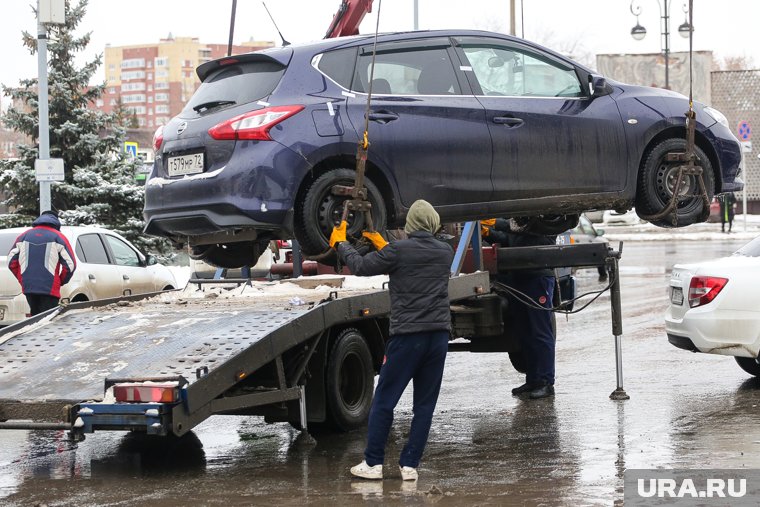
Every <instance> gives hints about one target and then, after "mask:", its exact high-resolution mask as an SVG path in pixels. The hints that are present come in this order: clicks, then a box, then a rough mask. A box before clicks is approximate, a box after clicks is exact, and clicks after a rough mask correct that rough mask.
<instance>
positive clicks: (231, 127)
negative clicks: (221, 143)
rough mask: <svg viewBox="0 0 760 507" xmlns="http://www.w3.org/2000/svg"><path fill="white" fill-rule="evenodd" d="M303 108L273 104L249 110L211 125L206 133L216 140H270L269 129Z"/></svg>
mask: <svg viewBox="0 0 760 507" xmlns="http://www.w3.org/2000/svg"><path fill="white" fill-rule="evenodd" d="M303 109H304V107H303V106H274V107H267V108H264V109H259V110H257V111H251V112H250V113H245V114H241V115H240V116H235V117H234V118H230V119H229V120H226V121H223V122H222V123H220V124H218V125H215V126H213V127H211V128H210V129H208V133H209V135H210V136H211V137H213V138H214V139H217V140H224V139H240V140H258V141H271V140H272V138H271V137H269V129H271V128H272V127H274V126H275V125H277V124H278V123H280V122H281V121H283V120H285V119H286V118H290V117H291V116H293V115H294V114H296V113H299V112H301V111H303Z"/></svg>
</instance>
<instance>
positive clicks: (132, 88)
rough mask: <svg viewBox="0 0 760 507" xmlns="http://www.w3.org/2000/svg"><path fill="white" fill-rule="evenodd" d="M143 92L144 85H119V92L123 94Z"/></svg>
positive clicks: (138, 83)
mask: <svg viewBox="0 0 760 507" xmlns="http://www.w3.org/2000/svg"><path fill="white" fill-rule="evenodd" d="M143 90H145V83H140V82H137V83H124V84H122V85H121V91H123V92H136V91H143Z"/></svg>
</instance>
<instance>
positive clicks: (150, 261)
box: [145, 255, 158, 266]
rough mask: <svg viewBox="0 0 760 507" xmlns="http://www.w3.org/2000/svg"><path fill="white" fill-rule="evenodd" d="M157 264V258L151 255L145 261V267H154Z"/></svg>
mask: <svg viewBox="0 0 760 507" xmlns="http://www.w3.org/2000/svg"><path fill="white" fill-rule="evenodd" d="M156 264H158V260H156V257H155V256H153V255H149V256H148V257H146V259H145V265H146V266H154V265H156Z"/></svg>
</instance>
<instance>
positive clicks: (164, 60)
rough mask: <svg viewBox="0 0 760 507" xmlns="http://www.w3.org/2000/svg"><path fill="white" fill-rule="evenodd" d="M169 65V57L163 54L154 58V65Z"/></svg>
mask: <svg viewBox="0 0 760 507" xmlns="http://www.w3.org/2000/svg"><path fill="white" fill-rule="evenodd" d="M167 65H169V59H168V58H166V57H165V56H162V57H159V58H156V67H166V66H167Z"/></svg>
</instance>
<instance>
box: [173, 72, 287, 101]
mask: <svg viewBox="0 0 760 507" xmlns="http://www.w3.org/2000/svg"><path fill="white" fill-rule="evenodd" d="M284 72H285V67H283V66H282V65H280V64H279V63H276V62H245V63H239V64H236V65H226V66H224V67H221V68H220V69H217V70H215V71H214V72H212V73H211V74H209V75H208V77H206V80H205V81H204V82H203V83H202V84H201V86H200V87H199V88H198V90H197V91H196V92H195V94H194V95H193V96H192V98H191V99H190V101H189V102H188V103H187V105H186V106H185V109H184V110H183V111H182V112H183V113H187V112H191V111H193V110H196V111H202V110H203V109H211V108H213V107H217V106H222V105H231V104H247V103H249V102H253V101H254V100H259V99H262V98H264V97H266V96H267V95H269V94H270V93H272V91H273V90H274V89H275V87H276V86H277V83H279V82H280V78H282V74H283V73H284ZM204 105H207V106H206V107H203V106H204ZM196 108H197V109H196Z"/></svg>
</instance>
